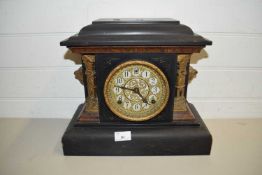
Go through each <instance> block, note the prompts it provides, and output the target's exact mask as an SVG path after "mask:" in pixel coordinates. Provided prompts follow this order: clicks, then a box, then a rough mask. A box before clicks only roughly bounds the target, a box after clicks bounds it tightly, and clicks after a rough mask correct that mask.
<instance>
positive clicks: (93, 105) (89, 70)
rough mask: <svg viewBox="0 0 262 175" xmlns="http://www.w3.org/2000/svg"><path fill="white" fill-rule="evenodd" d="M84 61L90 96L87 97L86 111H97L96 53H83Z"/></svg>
mask: <svg viewBox="0 0 262 175" xmlns="http://www.w3.org/2000/svg"><path fill="white" fill-rule="evenodd" d="M82 60H83V63H84V65H85V68H86V71H85V74H86V82H87V92H88V96H87V98H86V108H85V111H86V112H90V113H97V112H98V99H97V93H96V84H95V66H94V63H95V56H94V55H83V56H82Z"/></svg>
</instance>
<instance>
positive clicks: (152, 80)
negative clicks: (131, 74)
mask: <svg viewBox="0 0 262 175" xmlns="http://www.w3.org/2000/svg"><path fill="white" fill-rule="evenodd" d="M149 83H150V84H151V85H156V83H157V79H156V78H154V77H152V78H149Z"/></svg>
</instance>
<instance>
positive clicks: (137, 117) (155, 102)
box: [104, 60, 169, 121]
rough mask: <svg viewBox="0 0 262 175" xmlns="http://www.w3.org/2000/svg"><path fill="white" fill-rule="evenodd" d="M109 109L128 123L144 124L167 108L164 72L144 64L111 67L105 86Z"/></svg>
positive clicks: (135, 62)
mask: <svg viewBox="0 0 262 175" xmlns="http://www.w3.org/2000/svg"><path fill="white" fill-rule="evenodd" d="M104 97H105V101H106V104H107V106H108V107H109V109H110V110H111V111H112V112H113V113H114V114H116V115H117V116H118V117H120V118H122V119H125V120H128V121H145V120H149V119H151V118H153V117H155V116H156V115H157V114H159V113H160V112H161V111H162V110H163V109H164V107H165V106H166V104H167V102H168V98H169V84H168V81H167V78H166V77H165V75H164V73H163V72H162V71H161V70H160V69H159V68H158V67H156V66H155V65H153V64H152V63H149V62H147V61H137V60H133V61H127V62H124V63H122V64H120V65H118V66H117V67H116V68H114V69H113V70H112V71H111V73H110V74H109V75H108V77H107V79H106V81H105V86H104Z"/></svg>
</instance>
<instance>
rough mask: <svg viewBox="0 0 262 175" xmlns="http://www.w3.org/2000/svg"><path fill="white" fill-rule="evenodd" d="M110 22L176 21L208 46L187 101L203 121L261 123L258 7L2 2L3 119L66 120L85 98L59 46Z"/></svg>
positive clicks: (240, 0) (261, 15)
mask: <svg viewBox="0 0 262 175" xmlns="http://www.w3.org/2000/svg"><path fill="white" fill-rule="evenodd" d="M110 17H112V18H121V17H138V18H139V17H140V18H141V17H150V18H154V17H155V18H159V17H168V18H175V19H178V20H180V22H181V23H183V24H186V25H188V26H190V27H191V28H192V29H193V30H194V31H195V32H196V33H199V34H201V35H203V36H204V37H206V38H208V39H210V40H212V41H213V45H212V46H208V47H207V48H206V49H205V51H206V52H207V53H208V57H207V58H205V59H201V60H199V61H198V63H197V64H193V66H194V67H195V68H196V69H197V70H198V71H199V73H198V75H197V78H196V79H194V80H193V82H192V83H191V84H190V85H189V90H188V99H189V101H190V102H192V103H193V104H195V106H196V107H197V109H198V110H199V112H200V114H201V115H202V116H203V117H204V118H251V117H262V56H261V50H262V22H261V21H262V20H261V19H262V1H261V0H249V1H244V0H230V1H227V0H220V1H217V0H199V1H195V0H183V1H178V0H148V1H146V0H63V1H55V0H0V117H35V118H40V117H43V118H45V117H48V118H49V117H56V118H71V117H72V115H73V113H74V111H75V109H76V107H77V106H78V104H80V103H81V102H83V101H84V92H83V88H82V85H81V84H80V83H79V82H78V81H77V80H75V79H74V75H73V72H74V71H75V70H76V69H77V68H78V67H79V65H75V63H74V62H72V61H70V60H68V59H64V54H65V53H66V51H67V49H66V48H65V47H60V46H59V42H60V41H61V40H63V39H65V38H67V37H69V36H71V35H72V34H75V33H76V32H78V31H79V30H80V28H82V27H83V26H85V25H87V24H90V23H91V21H93V20H95V19H97V18H110Z"/></svg>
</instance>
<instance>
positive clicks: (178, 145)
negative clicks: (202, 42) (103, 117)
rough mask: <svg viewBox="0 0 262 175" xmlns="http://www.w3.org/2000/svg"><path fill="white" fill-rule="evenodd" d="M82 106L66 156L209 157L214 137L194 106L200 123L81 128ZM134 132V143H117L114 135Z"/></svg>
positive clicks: (73, 123)
mask: <svg viewBox="0 0 262 175" xmlns="http://www.w3.org/2000/svg"><path fill="white" fill-rule="evenodd" d="M83 107H84V106H83V105H80V106H79V107H78V109H77V111H76V113H75V115H74V117H73V119H72V120H71V122H70V124H69V125H68V127H67V129H66V131H65V133H64V135H63V138H62V143H63V151H64V155H80V156H84V155H90V156H91V155H92V156H95V155H101V156H102V155H108V156H109V155H112V156H113V155H114V156H132V155H133V156H134V155H209V154H210V150H211V145H212V136H211V134H210V133H209V131H208V129H207V127H206V126H205V124H204V122H203V121H202V119H201V117H200V116H199V114H198V113H197V111H196V109H195V108H194V106H193V105H192V104H189V107H190V109H191V111H192V113H193V115H194V117H195V119H196V123H197V124H192V125H188V124H185V125H183V123H180V124H171V125H168V124H159V125H158V124H154V125H148V126H147V125H145V124H143V125H128V124H99V123H96V124H90V125H88V124H85V125H79V121H78V118H79V115H81V111H82V108H83ZM121 131H131V140H129V141H118V142H115V138H114V133H115V132H121Z"/></svg>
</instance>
